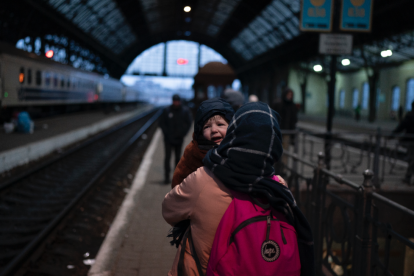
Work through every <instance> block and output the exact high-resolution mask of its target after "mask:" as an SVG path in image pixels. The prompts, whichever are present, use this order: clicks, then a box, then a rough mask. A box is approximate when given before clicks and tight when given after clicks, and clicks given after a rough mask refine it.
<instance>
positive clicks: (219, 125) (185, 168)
mask: <svg viewBox="0 0 414 276" xmlns="http://www.w3.org/2000/svg"><path fill="white" fill-rule="evenodd" d="M233 115H234V110H233V108H232V107H231V105H230V104H229V103H228V102H226V101H224V100H223V99H219V98H213V99H209V100H206V101H204V102H202V103H201V105H200V107H199V108H198V109H197V113H196V116H195V121H194V133H193V140H192V141H191V142H190V143H189V144H188V145H187V147H186V148H185V150H184V154H183V156H182V157H181V159H180V162H178V165H177V167H176V168H175V171H174V175H173V179H172V184H171V186H172V188H174V187H175V186H176V185H178V184H180V183H181V182H182V181H183V180H184V179H185V178H186V177H187V176H188V175H190V174H191V173H193V172H195V171H196V170H197V169H198V168H200V167H202V166H203V158H204V156H205V155H206V153H207V152H208V151H209V150H210V149H212V148H213V147H214V146H217V145H219V144H220V143H221V141H222V140H223V139H224V137H225V136H226V132H227V127H228V125H229V122H230V120H231V118H232V117H233Z"/></svg>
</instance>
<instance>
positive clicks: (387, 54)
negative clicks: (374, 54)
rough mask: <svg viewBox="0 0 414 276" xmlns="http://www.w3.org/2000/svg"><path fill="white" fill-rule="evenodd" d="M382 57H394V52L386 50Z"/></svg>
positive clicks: (382, 52)
mask: <svg viewBox="0 0 414 276" xmlns="http://www.w3.org/2000/svg"><path fill="white" fill-rule="evenodd" d="M381 56H382V57H384V58H385V57H390V56H392V51H391V50H384V51H381Z"/></svg>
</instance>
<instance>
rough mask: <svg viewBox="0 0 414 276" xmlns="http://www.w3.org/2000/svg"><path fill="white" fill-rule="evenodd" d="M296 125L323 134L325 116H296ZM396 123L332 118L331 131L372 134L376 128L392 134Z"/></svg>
mask: <svg viewBox="0 0 414 276" xmlns="http://www.w3.org/2000/svg"><path fill="white" fill-rule="evenodd" d="M298 119H299V121H298V124H297V127H299V128H303V129H309V130H312V131H315V132H325V131H326V116H316V115H307V114H306V115H305V114H299V115H298ZM398 123H399V122H398V121H392V120H389V121H375V122H373V123H370V122H368V121H367V120H360V121H356V120H355V119H353V118H347V117H339V116H337V117H334V118H333V122H332V131H334V132H364V133H373V132H375V131H377V129H378V128H380V129H381V131H383V132H385V133H389V132H392V131H393V130H394V129H395V128H396V127H397V126H398Z"/></svg>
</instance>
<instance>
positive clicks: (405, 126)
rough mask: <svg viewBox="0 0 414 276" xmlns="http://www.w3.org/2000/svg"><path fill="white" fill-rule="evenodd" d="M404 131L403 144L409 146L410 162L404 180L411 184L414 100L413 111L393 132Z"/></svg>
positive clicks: (413, 151)
mask: <svg viewBox="0 0 414 276" xmlns="http://www.w3.org/2000/svg"><path fill="white" fill-rule="evenodd" d="M403 131H405V134H406V137H402V138H401V144H402V145H403V146H405V147H406V148H407V162H408V168H407V172H406V174H405V177H404V179H403V181H404V182H406V183H408V184H410V183H411V177H412V175H413V173H414V101H413V102H412V103H411V111H410V112H408V113H407V114H406V115H405V117H404V119H403V120H402V121H401V122H400V123H399V124H398V126H397V127H396V128H395V129H394V131H393V132H392V133H393V134H396V133H401V132H403Z"/></svg>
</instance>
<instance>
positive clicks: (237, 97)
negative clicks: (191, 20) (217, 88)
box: [221, 88, 244, 112]
mask: <svg viewBox="0 0 414 276" xmlns="http://www.w3.org/2000/svg"><path fill="white" fill-rule="evenodd" d="M221 98H223V99H224V100H225V101H227V102H228V103H229V104H230V105H231V107H232V108H233V109H234V111H235V112H236V111H237V110H238V109H239V108H240V107H241V106H242V105H243V104H244V96H243V94H242V93H241V92H240V91H236V90H233V89H231V88H227V89H226V90H224V92H223V95H222V96H221Z"/></svg>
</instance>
